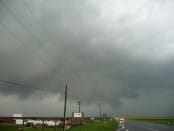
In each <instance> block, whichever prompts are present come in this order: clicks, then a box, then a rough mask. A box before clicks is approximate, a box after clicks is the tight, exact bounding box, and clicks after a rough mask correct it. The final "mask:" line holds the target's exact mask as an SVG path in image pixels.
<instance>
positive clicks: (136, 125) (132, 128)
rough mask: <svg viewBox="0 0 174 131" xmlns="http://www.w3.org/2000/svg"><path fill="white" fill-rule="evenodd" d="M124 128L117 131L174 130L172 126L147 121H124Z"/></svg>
mask: <svg viewBox="0 0 174 131" xmlns="http://www.w3.org/2000/svg"><path fill="white" fill-rule="evenodd" d="M124 126H125V128H122V129H119V130H117V131H174V126H166V125H160V124H154V123H148V122H139V121H130V120H129V121H125V124H124Z"/></svg>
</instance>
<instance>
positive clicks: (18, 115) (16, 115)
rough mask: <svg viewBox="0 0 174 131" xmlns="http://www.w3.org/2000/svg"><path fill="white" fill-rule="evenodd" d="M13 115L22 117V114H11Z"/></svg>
mask: <svg viewBox="0 0 174 131" xmlns="http://www.w3.org/2000/svg"><path fill="white" fill-rule="evenodd" d="M13 117H22V114H13Z"/></svg>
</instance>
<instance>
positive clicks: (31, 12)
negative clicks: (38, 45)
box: [24, 0, 54, 43]
mask: <svg viewBox="0 0 174 131" xmlns="http://www.w3.org/2000/svg"><path fill="white" fill-rule="evenodd" d="M24 4H25V6H26V8H27V9H28V11H29V12H30V14H31V15H32V16H33V18H34V19H35V20H36V22H37V23H38V24H39V26H40V27H41V29H42V31H43V32H44V33H45V34H46V35H47V37H48V39H49V41H50V42H52V43H54V42H53V41H52V39H51V37H50V34H49V32H48V31H47V30H46V29H45V27H44V26H43V24H42V23H41V22H40V20H39V19H38V18H37V16H36V15H35V14H34V13H33V11H32V10H31V8H30V7H29V6H28V4H27V2H26V1H25V0H24Z"/></svg>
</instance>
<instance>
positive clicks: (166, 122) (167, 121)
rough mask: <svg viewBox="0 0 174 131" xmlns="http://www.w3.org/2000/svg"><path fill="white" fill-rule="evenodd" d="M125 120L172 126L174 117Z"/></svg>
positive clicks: (129, 118) (128, 118) (130, 118)
mask: <svg viewBox="0 0 174 131" xmlns="http://www.w3.org/2000/svg"><path fill="white" fill-rule="evenodd" d="M126 119H127V120H138V121H146V122H151V123H158V124H163V125H169V126H174V117H127V118H126Z"/></svg>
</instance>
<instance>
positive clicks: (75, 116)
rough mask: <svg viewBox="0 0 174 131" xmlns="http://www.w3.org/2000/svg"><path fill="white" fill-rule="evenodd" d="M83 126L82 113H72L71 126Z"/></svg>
mask: <svg viewBox="0 0 174 131" xmlns="http://www.w3.org/2000/svg"><path fill="white" fill-rule="evenodd" d="M80 124H84V113H83V112H78V113H76V112H73V113H72V119H71V125H80Z"/></svg>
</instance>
